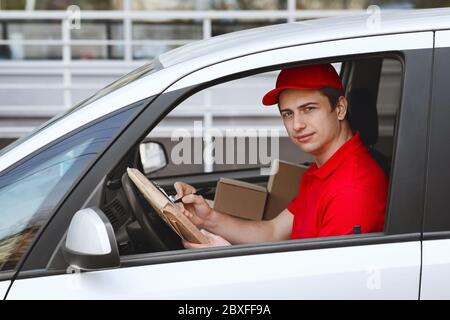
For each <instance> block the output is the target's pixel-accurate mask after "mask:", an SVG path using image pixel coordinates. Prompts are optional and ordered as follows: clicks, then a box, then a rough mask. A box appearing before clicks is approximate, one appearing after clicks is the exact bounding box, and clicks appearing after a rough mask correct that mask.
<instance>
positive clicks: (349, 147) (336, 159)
mask: <svg viewBox="0 0 450 320" xmlns="http://www.w3.org/2000/svg"><path fill="white" fill-rule="evenodd" d="M361 146H362V142H361V139H360V136H359V131H357V132H356V133H355V134H354V135H353V137H351V138H350V140H348V141H347V142H346V143H344V144H343V145H342V146H341V147H340V148H339V149H338V150H337V151H336V152H335V153H334V154H333V155H332V156H331V157H330V159H328V160H327V161H326V162H325V163H324V164H323V165H322V166H321V167H320V168H317V164H316V163H314V164H313V165H312V166H311V168H310V169H311V171H310V174H312V175H315V176H316V177H318V178H319V179H322V180H323V179H326V178H327V177H328V176H329V175H330V174H332V173H333V172H334V171H335V170H336V169H337V168H338V167H339V166H340V165H341V164H342V163H344V161H345V158H346V157H347V156H348V155H349V154H350V153H352V152H353V151H354V150H356V149H358V148H359V147H361Z"/></svg>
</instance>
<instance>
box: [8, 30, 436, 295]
mask: <svg viewBox="0 0 450 320" xmlns="http://www.w3.org/2000/svg"><path fill="white" fill-rule="evenodd" d="M432 47H433V33H432V32H419V33H407V34H393V35H385V36H372V37H363V38H355V39H345V40H337V41H329V42H320V43H313V44H308V45H303V46H297V47H289V48H281V49H276V50H271V51H267V52H261V53H255V54H253V55H247V56H244V57H240V58H236V59H231V60H228V61H224V62H222V63H218V64H215V65H212V66H210V67H208V68H204V69H202V70H199V71H197V72H194V73H191V74H190V75H189V76H187V77H184V78H182V79H180V80H179V81H178V82H176V83H175V84H174V85H173V86H171V87H170V88H168V89H167V90H166V91H165V93H164V94H162V95H161V96H159V97H158V98H157V99H156V100H155V101H154V102H153V103H152V105H151V106H150V107H149V108H147V109H146V110H145V111H144V112H143V113H142V114H141V115H140V116H139V117H138V118H137V119H136V121H134V122H133V123H132V124H131V125H130V126H129V128H128V129H127V130H126V131H125V132H124V134H122V136H121V137H119V138H118V139H117V140H116V142H115V144H114V145H113V146H112V147H111V148H110V149H109V150H108V152H106V153H105V155H104V156H103V157H102V158H101V159H100V160H99V161H98V162H97V163H96V165H95V166H94V167H93V168H92V170H91V171H90V173H89V175H87V176H86V177H85V178H84V179H83V181H81V182H80V184H79V185H78V187H77V188H76V189H75V190H74V191H73V192H72V194H71V195H70V197H69V198H68V199H67V201H66V202H65V203H64V204H63V205H62V206H61V207H60V209H59V211H58V213H57V216H56V219H54V221H51V223H50V224H49V225H48V226H47V229H46V232H45V233H44V234H43V235H42V236H41V238H40V239H39V241H38V243H37V244H36V245H35V247H34V249H33V251H32V252H31V253H30V254H29V255H28V257H27V259H26V261H25V262H24V265H23V267H22V270H21V272H20V273H19V275H18V277H17V279H16V280H15V281H14V283H13V285H12V286H11V289H10V291H9V294H8V297H7V298H8V299H21V298H33V297H36V292H39V297H40V298H59V299H61V298H69V299H71V298H83V299H89V298H118V299H121V298H146V299H152V298H158V299H163V298H179V299H221V298H222V299H228V298H229V299H231V298H232V299H296V298H306V299H308V298H325V299H326V298H337V299H346V298H353V299H377V298H378V299H418V297H419V281H420V267H421V265H420V262H421V241H420V240H421V239H420V236H421V235H420V231H421V229H420V228H421V220H422V208H423V202H424V184H423V176H424V170H425V160H426V157H425V151H426V143H425V142H426V140H425V139H426V131H427V123H426V121H423V119H426V117H427V115H428V107H427V106H428V101H429V93H430V77H431V74H430V72H431V61H432ZM381 53H386V54H396V55H399V56H401V57H403V60H402V61H403V73H404V74H403V78H404V79H403V80H404V81H403V91H402V98H401V108H400V113H399V114H398V117H397V126H396V127H397V130H396V135H395V137H396V143H395V153H394V163H393V169H392V174H391V183H390V189H389V190H390V196H389V200H388V209H387V219H386V225H385V231H384V232H383V233H375V234H363V235H355V236H345V237H331V238H318V239H312V240H311V239H303V240H296V241H285V242H277V243H264V244H251V245H239V246H232V247H225V248H210V249H205V250H180V251H170V252H162V253H156V254H142V255H135V256H123V257H121V267H120V268H117V269H111V270H99V271H92V272H82V273H76V274H72V273H71V274H66V273H65V272H64V270H62V269H58V270H49V269H48V268H47V266H48V264H49V262H50V261H51V260H52V255H53V252H55V250H54V249H55V248H56V247H57V244H58V243H60V241H61V239H63V235H64V232H65V230H67V227H68V224H69V222H70V217H71V215H73V213H74V212H76V210H78V209H80V207H82V206H83V203H81V201H85V200H86V198H87V197H88V195H89V194H90V193H91V192H92V190H93V189H94V188H95V186H97V185H98V183H99V182H100V181H101V179H102V178H103V177H104V175H105V173H106V172H107V168H111V167H113V166H114V164H115V163H116V162H115V161H117V158H120V157H122V156H123V155H124V152H125V151H126V150H129V147H130V141H131V142H133V141H134V142H137V141H138V140H139V139H141V138H142V136H143V133H144V132H143V130H144V129H143V128H148V125H149V123H150V124H151V126H154V125H155V124H156V123H158V122H159V121H160V120H161V119H162V118H163V117H164V115H165V114H167V112H168V110H170V108H173V107H174V106H175V105H176V104H177V103H178V102H179V101H180V100H181V99H182V98H183V97H185V96H187V95H189V94H192V92H195V91H196V90H198V88H199V87H202V86H204V85H205V83H208V82H210V81H216V80H218V79H222V78H224V77H225V78H226V77H229V76H230V77H233V76H235V74H237V73H239V72H246V71H249V72H255V70H259V69H264V68H274V66H281V65H287V64H290V63H299V62H308V61H314V62H317V61H327V59H335V58H336V57H338V56H339V57H343V56H344V57H345V56H348V57H353V56H355V55H363V54H381ZM321 59H323V60H321ZM131 144H132V143H131ZM80 199H81V200H80ZM42 288H45V290H44V291H43V290H42Z"/></svg>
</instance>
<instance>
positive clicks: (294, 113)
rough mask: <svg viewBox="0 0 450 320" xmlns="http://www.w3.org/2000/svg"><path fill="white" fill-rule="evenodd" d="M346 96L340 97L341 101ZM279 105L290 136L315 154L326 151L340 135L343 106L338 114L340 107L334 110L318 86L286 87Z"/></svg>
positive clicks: (298, 144)
mask: <svg viewBox="0 0 450 320" xmlns="http://www.w3.org/2000/svg"><path fill="white" fill-rule="evenodd" d="M343 100H345V98H344V97H341V98H340V99H339V102H343ZM345 102H346V101H345ZM279 108H280V113H281V117H282V119H283V122H284V126H285V127H286V130H287V132H288V134H289V137H290V138H291V140H292V141H293V142H294V143H295V144H296V145H297V146H299V147H300V149H301V150H303V151H304V152H307V153H309V154H311V155H312V156H318V155H320V154H322V153H323V152H325V151H326V149H327V147H328V146H330V145H331V144H332V142H333V141H334V139H336V138H337V137H338V135H339V129H340V126H341V124H340V122H341V120H342V119H343V117H342V109H341V114H340V115H339V116H338V110H339V108H336V109H334V110H333V111H331V106H330V102H329V100H328V98H327V97H326V96H325V95H323V94H322V93H321V92H320V91H319V90H297V89H285V90H283V91H282V92H281V94H280V97H279ZM340 119H341V120H340Z"/></svg>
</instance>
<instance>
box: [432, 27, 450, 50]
mask: <svg viewBox="0 0 450 320" xmlns="http://www.w3.org/2000/svg"><path fill="white" fill-rule="evenodd" d="M434 41H435V43H434V45H435V47H436V48H447V47H450V30H442V31H437V32H436V34H435V40H434Z"/></svg>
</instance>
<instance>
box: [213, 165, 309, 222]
mask: <svg viewBox="0 0 450 320" xmlns="http://www.w3.org/2000/svg"><path fill="white" fill-rule="evenodd" d="M306 169H308V167H307V166H304V165H298V164H293V163H289V162H285V161H281V160H275V161H274V162H273V163H272V167H271V174H270V176H269V180H268V183H267V188H265V187H262V186H259V185H256V184H252V183H247V182H243V181H239V180H233V179H227V178H221V179H220V180H219V181H218V182H217V187H216V194H215V197H214V209H215V210H217V211H220V212H223V213H227V214H230V215H233V216H236V217H240V218H244V219H250V220H262V219H263V220H270V219H273V218H275V217H276V216H277V215H278V214H279V213H280V212H281V211H283V210H284V209H286V208H287V206H288V205H289V203H290V202H291V200H292V199H294V198H295V196H296V195H297V193H298V186H299V184H300V180H301V178H302V176H303V173H304V172H305V171H306Z"/></svg>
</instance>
